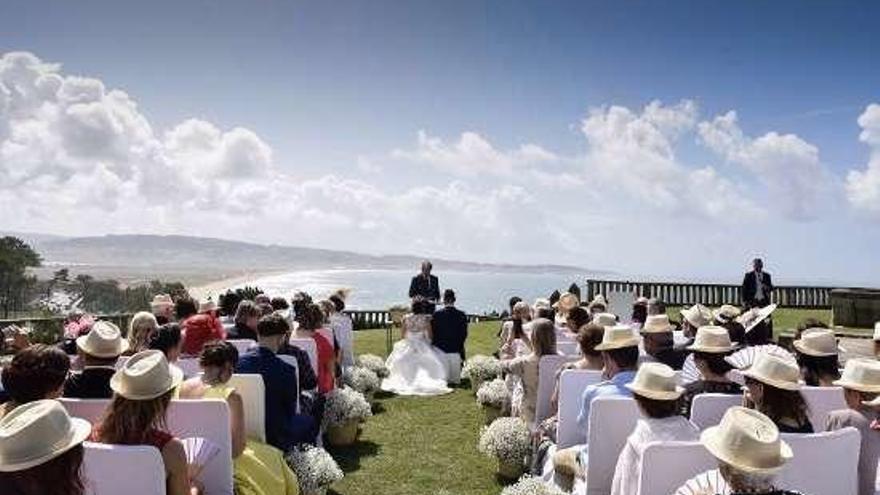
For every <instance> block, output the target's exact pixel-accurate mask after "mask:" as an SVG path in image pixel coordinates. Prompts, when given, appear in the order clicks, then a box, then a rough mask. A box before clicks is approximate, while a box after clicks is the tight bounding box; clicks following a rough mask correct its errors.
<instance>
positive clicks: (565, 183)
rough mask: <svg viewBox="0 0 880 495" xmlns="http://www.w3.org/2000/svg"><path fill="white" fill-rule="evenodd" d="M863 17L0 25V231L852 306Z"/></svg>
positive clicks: (587, 16)
mask: <svg viewBox="0 0 880 495" xmlns="http://www.w3.org/2000/svg"><path fill="white" fill-rule="evenodd" d="M877 18H880V5H878V4H876V3H874V2H864V3H861V2H846V1H844V2H820V1H806V2H802V1H798V2H789V1H779V2H757V1H746V2H704V1H679V2H586V1H577V2H566V1H558V2H550V3H548V2H537V1H535V2H520V1H498V2H491V1H490V2H487V1H473V0H469V1H444V2H427V1H410V2H383V1H361V2H354V1H339V2H296V1H289V0H287V1H277V2H272V1H262V2H232V1H210V2H208V1H187V2H165V1H153V2H111V1H107V2H103V1H83V2H68V1H56V2H47V1H41V0H34V1H27V2H25V1H10V2H4V3H3V4H2V6H0V209H2V210H0V211H2V212H3V213H2V215H0V230H7V231H8V230H15V231H28V232H41V233H52V234H61V235H101V234H106V233H117V234H122V233H156V234H187V235H199V236H210V237H218V238H225V239H234V240H242V241H249V242H258V243H277V244H287V245H300V246H309V247H318V248H328V249H347V250H353V251H360V252H367V253H377V254H384V253H405V254H418V255H424V256H429V257H446V258H455V259H462V260H472V261H484V262H512V263H530V264H531V263H535V264H537V263H540V264H544V263H554V264H569V265H575V266H581V267H586V268H594V269H607V270H613V271H617V272H620V273H622V274H631V275H645V276H647V275H650V276H654V277H677V278H678V277H687V278H706V279H715V280H727V279H733V278H736V277H739V276H741V273H742V271H743V270H744V269H745V268H746V266H747V265H748V263H749V261H750V260H751V259H752V258H753V257H754V256H761V257H763V258H764V259H765V264H766V266H767V269H768V271H771V272H773V273H774V274H775V275H776V276H777V279H778V280H782V281H790V282H797V283H805V282H812V283H816V284H822V283H841V284H844V283H845V284H852V285H877V284H876V280H877V278H878V277H880V262H878V257H877V255H876V253H877V246H878V243H880V55H878V54H877V47H878V46H880V34H878V31H877V30H876V19H877Z"/></svg>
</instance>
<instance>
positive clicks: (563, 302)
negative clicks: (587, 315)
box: [553, 292, 581, 313]
mask: <svg viewBox="0 0 880 495" xmlns="http://www.w3.org/2000/svg"><path fill="white" fill-rule="evenodd" d="M580 304H581V300H580V299H578V296H576V295H574V294H572V293H571V292H566V293H565V294H562V296H561V297H560V298H559V300H558V301H556V303H555V304H553V307H554V308H556V309H558V310H559V312H561V313H568V312H569V311H571V310H572V309H574V308H576V307H578V306H580Z"/></svg>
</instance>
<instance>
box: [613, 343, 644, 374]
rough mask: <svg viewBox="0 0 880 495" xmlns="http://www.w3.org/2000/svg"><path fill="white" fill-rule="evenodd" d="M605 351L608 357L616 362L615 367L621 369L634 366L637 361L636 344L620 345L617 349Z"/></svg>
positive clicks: (637, 349)
mask: <svg viewBox="0 0 880 495" xmlns="http://www.w3.org/2000/svg"><path fill="white" fill-rule="evenodd" d="M605 352H607V353H608V357H609V358H611V360H612V361H614V363H615V364H617V367H618V368H621V369H627V368H635V367H636V365H637V364H638V363H639V348H638V346H629V347H621V348H619V349H611V350H609V351H605Z"/></svg>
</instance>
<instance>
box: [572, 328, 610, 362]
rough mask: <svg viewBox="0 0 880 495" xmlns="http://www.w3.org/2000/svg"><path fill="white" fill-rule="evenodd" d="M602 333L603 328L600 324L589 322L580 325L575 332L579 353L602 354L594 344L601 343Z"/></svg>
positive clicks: (603, 331)
mask: <svg viewBox="0 0 880 495" xmlns="http://www.w3.org/2000/svg"><path fill="white" fill-rule="evenodd" d="M604 335H605V328H604V327H603V326H602V325H597V324H595V323H590V324H588V325H584V326H582V327H581V328H580V330H578V334H577V341H578V344H579V345H580V348H581V354H583V355H584V356H598V355H600V354H602V353H601V352H599V351H597V350H596V346H597V345H599V344H601V343H602V336H604Z"/></svg>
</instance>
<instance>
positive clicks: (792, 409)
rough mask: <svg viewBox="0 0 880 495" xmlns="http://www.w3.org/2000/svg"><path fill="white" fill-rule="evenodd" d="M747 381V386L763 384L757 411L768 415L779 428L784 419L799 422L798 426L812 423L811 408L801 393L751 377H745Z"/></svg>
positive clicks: (756, 406) (756, 407)
mask: <svg viewBox="0 0 880 495" xmlns="http://www.w3.org/2000/svg"><path fill="white" fill-rule="evenodd" d="M745 381H746V385H748V384H749V383H759V384H761V388H762V390H763V393H762V394H761V403H760V404H755V409H757V410H758V411H760V412H762V413H764V414H765V415H767V417H768V418H770V419H772V420H773V422H774V423H776V425H777V426H779V422H780V420H782V419H783V418H789V419H793V420H795V421H797V424H798V426H800V425H804V424H806V423H808V422H809V421H810V417H809V407H808V406H807V403H806V401H804V396H802V395H801V393H800V392H799V391H797V390H785V389H781V388H777V387H774V386H773V385H768V384H766V383H763V382H761V381H759V380H755V379H754V378H749V377H745Z"/></svg>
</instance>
